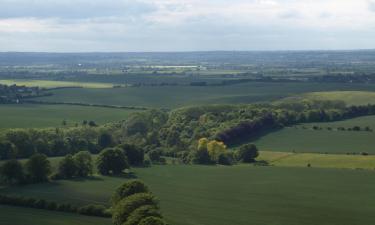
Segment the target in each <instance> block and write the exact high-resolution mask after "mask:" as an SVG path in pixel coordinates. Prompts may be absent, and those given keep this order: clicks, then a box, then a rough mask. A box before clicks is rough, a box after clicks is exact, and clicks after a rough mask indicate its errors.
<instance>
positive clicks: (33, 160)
mask: <svg viewBox="0 0 375 225" xmlns="http://www.w3.org/2000/svg"><path fill="white" fill-rule="evenodd" d="M26 172H27V175H28V176H29V178H30V181H32V182H36V183H38V182H44V181H47V180H48V175H49V174H50V173H51V164H50V162H49V161H48V158H47V156H46V155H44V154H39V153H36V154H34V155H32V156H31V157H30V159H29V160H28V161H27V162H26Z"/></svg>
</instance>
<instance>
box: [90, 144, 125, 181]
mask: <svg viewBox="0 0 375 225" xmlns="http://www.w3.org/2000/svg"><path fill="white" fill-rule="evenodd" d="M97 166H98V171H99V173H101V174H103V175H109V174H114V175H117V174H120V173H121V172H122V171H123V170H124V169H128V168H129V163H128V159H127V158H126V156H125V154H124V152H123V151H122V150H121V149H119V148H107V149H104V150H103V151H102V152H101V153H100V154H99V157H98V159H97Z"/></svg>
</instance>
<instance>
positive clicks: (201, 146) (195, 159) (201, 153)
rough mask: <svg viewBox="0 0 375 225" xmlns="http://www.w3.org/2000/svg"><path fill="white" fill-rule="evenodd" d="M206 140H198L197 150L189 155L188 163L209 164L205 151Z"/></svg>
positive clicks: (209, 160)
mask: <svg viewBox="0 0 375 225" xmlns="http://www.w3.org/2000/svg"><path fill="white" fill-rule="evenodd" d="M208 142H209V141H208V139H207V138H201V139H199V140H198V148H197V150H196V151H193V152H191V153H190V156H189V158H190V161H191V162H192V163H195V164H211V163H212V161H211V158H210V155H209V154H208V151H207V144H208Z"/></svg>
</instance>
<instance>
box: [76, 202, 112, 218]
mask: <svg viewBox="0 0 375 225" xmlns="http://www.w3.org/2000/svg"><path fill="white" fill-rule="evenodd" d="M106 210H107V209H106V207H105V206H103V205H86V206H82V207H80V208H78V210H77V212H78V213H79V214H82V215H88V216H100V217H110V215H109V214H108V213H107V211H106Z"/></svg>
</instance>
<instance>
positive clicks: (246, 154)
mask: <svg viewBox="0 0 375 225" xmlns="http://www.w3.org/2000/svg"><path fill="white" fill-rule="evenodd" d="M258 155H259V153H258V149H257V147H256V146H255V145H253V144H246V145H242V146H240V148H239V149H238V150H237V151H236V158H237V160H238V161H241V162H244V163H252V162H255V158H256V157H258Z"/></svg>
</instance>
